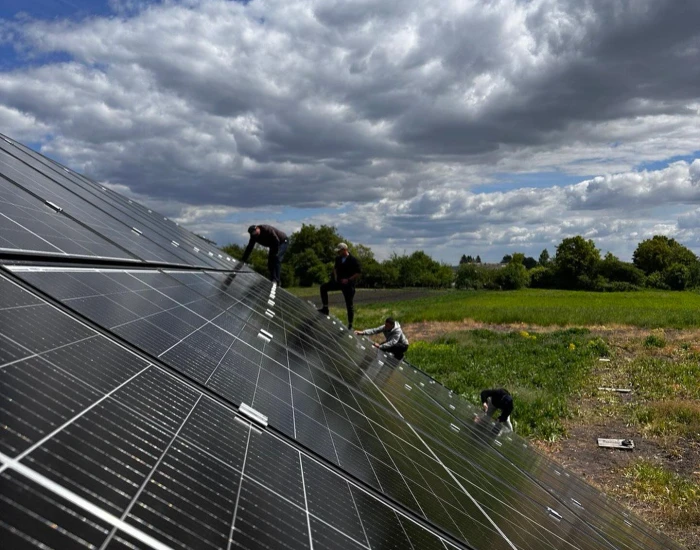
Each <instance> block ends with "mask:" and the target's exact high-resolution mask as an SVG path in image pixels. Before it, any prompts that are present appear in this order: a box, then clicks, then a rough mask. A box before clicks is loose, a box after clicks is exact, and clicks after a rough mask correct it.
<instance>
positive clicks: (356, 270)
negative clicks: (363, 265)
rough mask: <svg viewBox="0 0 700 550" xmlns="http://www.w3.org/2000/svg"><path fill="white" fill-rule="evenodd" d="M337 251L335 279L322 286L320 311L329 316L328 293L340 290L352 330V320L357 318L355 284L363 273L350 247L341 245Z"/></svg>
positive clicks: (336, 248)
mask: <svg viewBox="0 0 700 550" xmlns="http://www.w3.org/2000/svg"><path fill="white" fill-rule="evenodd" d="M335 251H336V253H337V254H338V255H337V257H336V258H335V265H334V266H333V278H332V279H331V280H330V281H328V282H327V283H323V284H322V285H321V303H322V304H323V307H321V309H319V311H320V312H321V313H323V314H324V315H328V291H330V290H340V291H341V292H342V293H343V297H344V298H345V307H346V308H347V310H348V328H349V329H352V320H353V319H354V318H355V306H354V305H353V299H354V297H355V283H356V282H357V279H359V277H360V275H361V273H362V271H361V269H360V262H358V261H357V258H355V256H353V255H352V254H350V251H349V250H348V245H346V244H345V243H340V244H339V245H338V246H336V247H335Z"/></svg>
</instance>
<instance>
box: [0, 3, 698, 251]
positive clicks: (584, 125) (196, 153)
mask: <svg viewBox="0 0 700 550" xmlns="http://www.w3.org/2000/svg"><path fill="white" fill-rule="evenodd" d="M698 21H700V2H697V1H696V0H685V1H684V0H668V1H661V0H659V1H657V0H618V1H614V2H613V1H610V0H433V1H431V2H425V1H424V0H420V1H419V0H381V1H377V0H251V1H250V2H234V1H224V0H166V1H159V2H149V1H145V0H107V1H106V2H105V1H100V0H31V1H28V0H3V1H2V3H1V4H0V132H2V133H4V134H6V135H8V136H10V137H12V138H14V139H17V140H19V141H21V142H23V143H25V144H27V145H29V146H31V147H33V148H35V149H37V150H39V151H41V152H42V153H44V154H46V155H48V156H51V157H52V158H55V159H58V160H59V161H61V162H63V163H64V164H66V165H68V166H70V167H71V168H73V169H75V170H77V171H80V172H83V173H86V174H87V175H89V176H91V177H93V178H96V179H99V180H101V181H103V182H106V183H108V184H110V185H112V186H114V188H115V189H117V190H119V191H121V192H123V193H125V194H128V195H129V196H131V197H134V198H136V199H138V200H140V201H141V202H143V203H145V204H147V205H148V206H149V207H151V208H154V209H156V210H158V211H160V212H162V213H163V214H164V215H166V216H169V217H171V218H174V219H177V220H179V221H180V222H181V223H183V224H185V225H187V226H188V227H189V228H191V229H193V230H195V231H197V232H199V233H202V234H205V235H207V236H209V237H210V238H212V239H214V240H215V241H217V242H218V243H219V244H222V245H223V244H227V243H229V242H239V243H243V242H245V241H246V240H247V239H246V233H245V228H246V227H247V226H248V225H249V224H250V223H254V222H258V223H271V224H273V225H276V226H278V227H280V228H282V229H284V230H286V231H288V232H289V233H291V232H293V231H295V230H297V229H298V228H299V227H300V226H301V224H302V223H313V224H323V223H325V224H332V225H335V226H337V227H338V230H339V231H340V233H341V234H343V235H344V236H346V237H347V238H348V239H350V240H351V241H353V242H356V243H362V244H366V245H368V246H370V247H371V248H372V249H373V250H374V251H375V254H376V255H377V257H378V258H380V259H383V258H386V257H388V255H389V254H391V253H392V252H398V253H404V252H409V253H410V252H412V251H414V250H418V249H422V250H425V251H427V252H428V253H430V254H431V255H432V256H433V257H434V258H436V259H439V260H441V261H445V262H448V263H457V261H458V260H459V258H460V256H461V255H462V254H471V255H473V256H476V255H477V254H478V255H480V256H481V258H482V259H483V260H484V261H498V260H500V259H501V257H502V256H503V255H504V254H507V253H512V252H514V251H518V252H525V253H526V254H527V255H532V256H534V257H537V256H538V255H539V253H540V252H541V250H542V249H544V248H547V249H548V250H549V252H550V253H552V254H553V253H554V249H555V247H556V245H557V244H558V243H559V242H561V240H562V239H563V238H565V237H569V236H574V235H583V236H585V237H586V238H591V239H593V240H594V242H595V243H596V245H597V246H598V248H599V249H601V251H602V252H607V251H611V252H613V253H614V254H616V255H617V256H619V257H620V258H621V259H623V260H629V259H631V256H632V252H633V251H634V249H635V247H636V245H637V244H638V243H639V242H640V241H641V240H643V239H645V238H649V237H651V236H652V235H655V234H664V235H668V236H671V237H674V238H676V239H677V240H679V241H680V242H682V243H683V244H686V245H687V246H689V247H691V248H692V249H693V250H694V251H695V252H696V253H700V232H699V231H698V228H700V25H699V24H698Z"/></svg>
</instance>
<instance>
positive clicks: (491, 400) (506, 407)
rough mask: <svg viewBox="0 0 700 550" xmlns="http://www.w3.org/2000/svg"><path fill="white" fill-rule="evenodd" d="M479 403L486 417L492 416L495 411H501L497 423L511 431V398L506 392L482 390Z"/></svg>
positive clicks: (502, 390)
mask: <svg viewBox="0 0 700 550" xmlns="http://www.w3.org/2000/svg"><path fill="white" fill-rule="evenodd" d="M481 403H482V404H483V407H484V412H485V413H486V414H487V416H493V414H494V413H495V412H496V409H499V410H500V411H501V416H499V417H498V421H499V422H501V423H503V424H505V425H506V426H508V429H510V431H513V424H511V422H510V418H509V416H510V413H512V412H513V398H512V397H511V395H510V393H508V390H504V389H497V390H484V391H482V392H481Z"/></svg>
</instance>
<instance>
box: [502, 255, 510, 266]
mask: <svg viewBox="0 0 700 550" xmlns="http://www.w3.org/2000/svg"><path fill="white" fill-rule="evenodd" d="M512 259H513V256H511V255H510V254H506V255H505V256H503V258H502V259H501V263H502V264H507V263H509V262H510V261H511V260H512Z"/></svg>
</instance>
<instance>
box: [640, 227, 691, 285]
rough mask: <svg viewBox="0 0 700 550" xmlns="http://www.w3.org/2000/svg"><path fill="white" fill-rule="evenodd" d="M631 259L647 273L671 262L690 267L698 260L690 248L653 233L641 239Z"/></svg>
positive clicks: (662, 267) (660, 268)
mask: <svg viewBox="0 0 700 550" xmlns="http://www.w3.org/2000/svg"><path fill="white" fill-rule="evenodd" d="M632 261H633V262H634V265H636V266H637V267H638V268H639V269H641V270H642V271H644V273H646V274H647V275H650V274H651V273H654V272H655V271H664V270H665V269H666V268H667V267H669V266H671V265H672V264H681V265H685V266H688V267H690V266H691V265H693V264H694V263H696V262H697V261H698V259H697V256H696V255H695V254H694V253H693V251H692V250H690V249H689V248H686V247H685V246H683V245H682V244H680V243H678V242H677V241H676V240H675V239H670V238H669V237H666V236H664V235H654V236H653V237H652V238H651V239H647V240H645V241H642V242H641V243H639V244H638V245H637V249H636V250H635V251H634V254H633V255H632Z"/></svg>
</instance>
